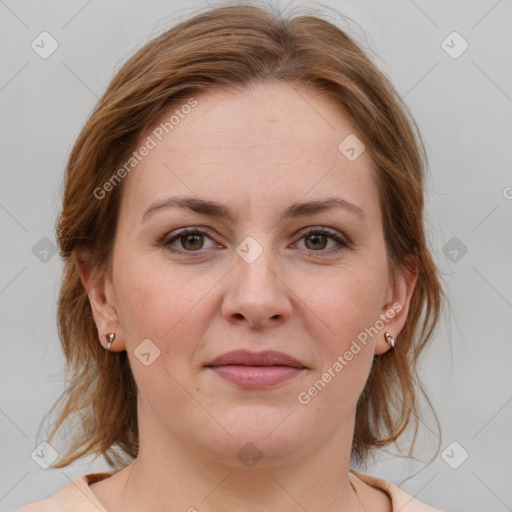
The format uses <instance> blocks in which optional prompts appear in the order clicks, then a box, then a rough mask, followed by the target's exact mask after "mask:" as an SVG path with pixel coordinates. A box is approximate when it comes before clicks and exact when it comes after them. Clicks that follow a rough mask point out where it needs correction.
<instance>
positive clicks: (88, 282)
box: [73, 249, 125, 352]
mask: <svg viewBox="0 0 512 512" xmlns="http://www.w3.org/2000/svg"><path fill="white" fill-rule="evenodd" d="M73 259H74V261H75V265H76V268H77V271H78V273H79V274H80V279H81V280H82V284H83V285H84V288H85V289H86V290H87V295H88V297H89V303H90V304H91V310H92V315H93V318H94V322H95V324H96V328H97V329H98V334H99V342H100V343H101V344H102V345H103V346H104V347H105V348H107V340H106V335H107V334H109V333H112V332H113V333H115V334H116V337H115V339H114V341H113V343H112V345H111V347H110V350H111V351H112V352H119V351H121V350H125V344H124V336H123V333H122V329H121V325H120V322H119V316H118V312H117V305H116V301H115V295H114V288H113V286H112V279H111V276H110V274H109V272H108V271H107V270H102V269H98V268H97V267H96V266H95V265H94V264H93V263H92V258H91V254H90V251H89V250H87V249H75V251H73Z"/></svg>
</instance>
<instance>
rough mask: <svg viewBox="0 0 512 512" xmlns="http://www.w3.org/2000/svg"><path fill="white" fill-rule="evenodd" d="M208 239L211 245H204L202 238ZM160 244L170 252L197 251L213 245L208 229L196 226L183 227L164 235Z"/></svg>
mask: <svg viewBox="0 0 512 512" xmlns="http://www.w3.org/2000/svg"><path fill="white" fill-rule="evenodd" d="M205 237H206V238H208V239H210V241H211V242H212V245H210V246H209V247H205V242H204V238H205ZM160 244H161V245H162V246H163V247H165V249H168V250H170V251H172V252H184V251H185V252H199V251H200V250H201V249H210V248H211V247H213V246H214V243H213V240H212V239H211V237H210V236H209V235H208V231H206V230H202V229H198V228H185V229H182V230H180V231H179V232H177V233H174V234H173V233H170V234H169V235H166V236H165V237H164V238H163V239H162V241H161V242H160Z"/></svg>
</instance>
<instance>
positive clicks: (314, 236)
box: [308, 235, 325, 249]
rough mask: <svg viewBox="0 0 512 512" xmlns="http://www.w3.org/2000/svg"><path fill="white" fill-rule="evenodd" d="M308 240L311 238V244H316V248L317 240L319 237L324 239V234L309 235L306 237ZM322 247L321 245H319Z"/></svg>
mask: <svg viewBox="0 0 512 512" xmlns="http://www.w3.org/2000/svg"><path fill="white" fill-rule="evenodd" d="M308 238H309V239H310V240H313V244H316V247H317V248H318V242H319V241H320V239H325V237H324V235H310V236H309V237H308ZM321 248H322V249H323V246H322V247H321Z"/></svg>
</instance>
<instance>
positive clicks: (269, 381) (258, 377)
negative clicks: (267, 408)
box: [210, 365, 304, 387]
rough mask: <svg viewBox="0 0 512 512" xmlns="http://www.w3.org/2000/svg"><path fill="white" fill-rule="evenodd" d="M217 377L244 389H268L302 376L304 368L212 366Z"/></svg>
mask: <svg viewBox="0 0 512 512" xmlns="http://www.w3.org/2000/svg"><path fill="white" fill-rule="evenodd" d="M210 368H211V369H212V370H213V371H214V372H215V373H216V374H217V375H219V376H220V377H222V378H223V379H226V380H228V381H230V382H233V383H234V384H238V385H239V386H244V387H266V386H273V385H276V384H280V383H281V382H286V381H288V380H291V379H293V378H295V377H297V376H298V375H300V374H301V373H302V372H303V371H304V368H294V367H292V366H244V365H228V366H212V367H210Z"/></svg>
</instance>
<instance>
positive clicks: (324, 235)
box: [300, 228, 350, 254]
mask: <svg viewBox="0 0 512 512" xmlns="http://www.w3.org/2000/svg"><path fill="white" fill-rule="evenodd" d="M329 239H331V241H334V242H335V243H334V244H331V247H330V248H329V249H330V250H325V249H326V248H328V247H327V246H328V245H329ZM302 240H304V241H305V242H304V245H305V248H306V249H307V250H308V251H311V252H321V253H327V254H333V253H337V252H338V251H341V250H343V249H347V248H350V244H349V242H348V241H347V240H346V239H345V238H344V237H343V236H341V235H340V234H339V233H338V232H337V231H334V230H331V229H328V228H309V229H308V230H307V231H306V232H303V233H302V238H301V239H300V241H302Z"/></svg>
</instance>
